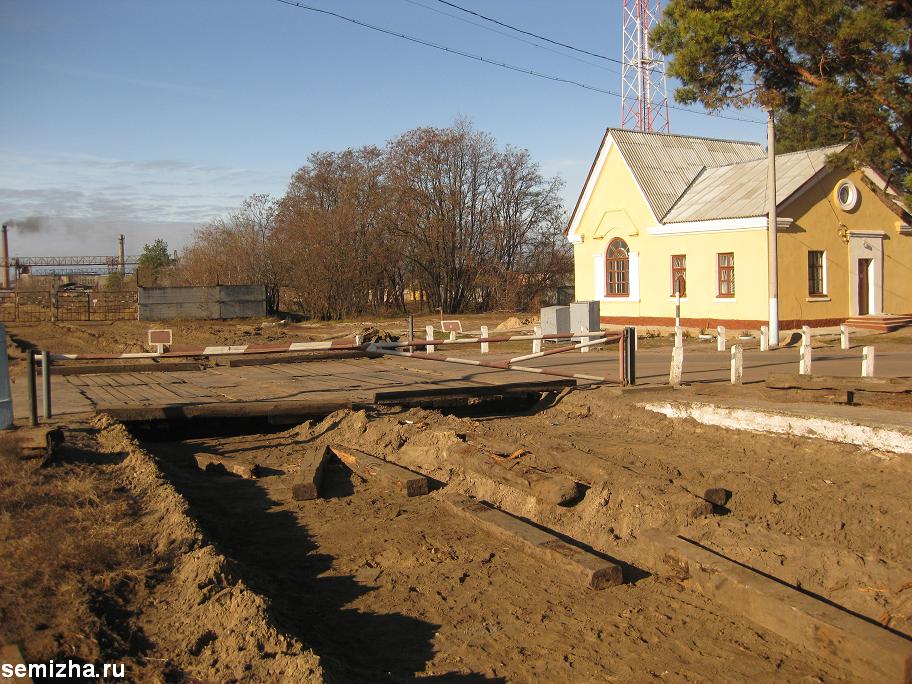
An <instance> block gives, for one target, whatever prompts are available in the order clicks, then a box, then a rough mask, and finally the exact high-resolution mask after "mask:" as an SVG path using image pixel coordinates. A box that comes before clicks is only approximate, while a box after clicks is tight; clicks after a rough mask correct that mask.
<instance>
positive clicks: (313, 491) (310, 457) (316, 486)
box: [291, 446, 329, 501]
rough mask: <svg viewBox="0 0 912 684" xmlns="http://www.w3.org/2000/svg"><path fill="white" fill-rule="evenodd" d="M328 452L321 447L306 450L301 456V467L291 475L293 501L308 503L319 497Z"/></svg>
mask: <svg viewBox="0 0 912 684" xmlns="http://www.w3.org/2000/svg"><path fill="white" fill-rule="evenodd" d="M328 455H329V450H328V449H327V448H326V447H325V446H323V447H311V448H309V449H306V450H305V451H304V453H303V455H302V456H301V467H300V468H299V469H298V471H297V472H295V473H294V474H293V475H292V479H291V498H293V499H294V500H295V501H308V500H310V499H316V498H318V497H319V496H320V486H321V485H322V484H323V466H324V465H326V457H327V456H328Z"/></svg>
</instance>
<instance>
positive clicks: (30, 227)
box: [3, 216, 49, 234]
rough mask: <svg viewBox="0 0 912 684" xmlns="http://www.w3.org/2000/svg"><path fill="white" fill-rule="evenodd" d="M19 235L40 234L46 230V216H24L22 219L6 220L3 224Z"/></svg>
mask: <svg viewBox="0 0 912 684" xmlns="http://www.w3.org/2000/svg"><path fill="white" fill-rule="evenodd" d="M3 223H4V224H6V225H7V226H9V227H10V228H15V229H16V230H17V231H18V232H20V233H30V234H34V233H40V232H41V231H43V230H46V229H47V228H48V224H49V223H48V217H47V216H26V217H25V218H22V219H7V220H6V221H4V222H3Z"/></svg>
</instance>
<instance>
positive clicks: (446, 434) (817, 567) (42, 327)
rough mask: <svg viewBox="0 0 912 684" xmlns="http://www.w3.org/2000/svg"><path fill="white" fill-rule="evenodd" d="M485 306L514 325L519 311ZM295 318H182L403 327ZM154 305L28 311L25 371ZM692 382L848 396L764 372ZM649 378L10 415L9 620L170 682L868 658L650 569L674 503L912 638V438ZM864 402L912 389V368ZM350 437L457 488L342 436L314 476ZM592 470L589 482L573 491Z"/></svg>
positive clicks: (643, 671)
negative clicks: (512, 535) (353, 402)
mask: <svg viewBox="0 0 912 684" xmlns="http://www.w3.org/2000/svg"><path fill="white" fill-rule="evenodd" d="M463 320H464V325H466V327H469V326H468V325H467V323H469V322H470V323H471V325H472V326H473V327H475V328H477V326H479V325H481V324H487V325H489V326H491V327H492V329H493V327H495V326H496V325H497V324H498V323H499V322H503V320H504V314H498V315H491V316H490V317H487V318H481V317H479V319H478V320H474V319H473V320H471V321H467V320H466V319H465V318H464V319H463ZM274 322H275V321H261V322H255V323H251V322H236V321H235V322H217V323H216V322H206V323H203V324H196V323H175V324H172V325H165V326H163V327H173V328H174V331H175V341H176V342H178V341H180V342H181V343H185V344H244V343H264V342H276V341H296V340H300V341H306V340H312V339H328V338H332V337H338V336H344V335H349V334H353V333H356V332H360V331H362V330H364V329H365V328H367V327H371V326H374V327H379V328H381V329H387V330H400V329H401V328H402V327H403V326H404V321H402V320H400V321H398V327H397V326H396V325H394V323H395V321H393V320H390V321H383V322H377V321H373V322H367V321H352V322H343V323H332V324H324V323H312V324H311V323H305V324H298V325H285V326H279V325H263V323H274ZM427 322H430V319H428V321H427ZM512 323H513V322H511V325H512ZM530 323H531V321H530V320H528V319H525V318H520V317H517V322H516V324H517V325H518V326H519V327H522V326H526V327H528V325H530ZM424 324H426V322H425V321H423V320H422V321H419V322H416V328H418V329H419V330H420V329H421V328H423V326H424ZM148 327H149V326H148V324H147V323H145V322H133V321H125V322H115V323H112V324H109V325H96V324H71V323H56V324H50V323H42V324H34V325H19V326H13V325H10V326H8V328H7V329H8V331H9V332H10V333H11V338H12V339H11V341H10V342H9V343H8V349H9V352H10V356H11V361H12V368H13V373H14V374H15V373H21V372H22V368H21V366H22V363H21V360H22V355H23V350H24V349H27V348H28V347H29V346H32V347H35V348H39V349H43V348H49V349H52V350H54V351H111V352H123V351H138V350H140V349H141V348H142V346H141V340H142V339H143V337H144V335H145V330H146V329H147V328H148ZM907 338H908V339H912V335H909V334H908V332H902V331H901V332H899V333H891V334H890V335H888V336H882V338H880V339H882V340H883V341H884V342H885V343H891V344H893V343H895V344H897V345H900V344H906V343H907ZM647 344H648V342H647ZM694 344H698V343H694ZM878 344H881V342H878ZM62 345H65V346H66V348H65V349H64V347H63V346H62ZM675 393H676V395H677V396H678V397H679V398H683V397H685V396H686V395H688V394H690V395H696V396H695V398H700V399H701V400H702V399H705V398H707V397H712V396H722V397H725V396H729V395H737V396H738V397H740V398H742V399H743V398H750V397H753V398H757V399H766V400H773V401H777V402H780V403H788V402H793V401H795V402H797V401H820V402H833V401H838V400H839V397H838V394H834V393H833V392H828V391H825V390H822V391H817V392H807V391H781V390H767V389H765V388H763V387H759V386H756V387H740V388H732V387H728V386H723V385H694V386H693V387H691V388H690V389H689V390H678V391H676V392H675ZM650 396H651V395H650ZM641 400H642V399H641V398H638V397H637V396H636V395H635V394H630V395H619V394H617V393H616V392H615V391H613V390H611V389H610V388H588V389H587V388H577V389H576V390H574V391H571V392H569V393H567V394H565V395H561V396H560V397H558V398H557V399H556V400H555V401H553V402H552V403H548V404H543V405H538V406H536V407H533V409H530V410H524V411H521V412H518V413H517V412H515V409H511V408H510V407H507V406H503V407H501V409H503V411H504V412H503V413H500V414H498V413H496V412H494V413H491V412H490V411H489V413H488V414H487V415H484V414H481V413H477V414H474V415H472V414H469V413H467V412H463V413H462V414H461V415H460V416H457V415H448V414H443V413H439V412H435V411H427V410H422V409H412V410H409V411H401V410H396V409H392V408H388V409H383V410H377V411H374V412H370V413H365V412H355V413H352V412H347V411H346V412H339V413H336V414H333V415H331V416H329V417H328V418H326V419H325V420H323V421H313V422H309V423H305V424H303V425H299V426H292V427H286V428H279V427H268V426H265V425H264V426H263V429H262V431H261V432H256V433H254V434H242V435H236V434H235V435H231V434H230V432H231V426H230V425H228V426H226V427H225V432H226V434H225V435H223V436H211V435H209V436H194V435H191V434H186V433H182V432H180V429H179V428H177V427H175V428H174V429H173V431H168V430H159V431H149V432H138V433H137V434H136V435H131V434H130V433H128V432H127V431H126V430H125V429H124V428H123V426H121V425H119V424H116V423H112V422H111V421H109V420H107V419H105V418H103V417H102V418H100V419H97V420H96V421H95V422H94V423H72V422H71V423H70V424H69V425H68V426H66V427H65V429H64V444H63V447H62V449H61V450H60V451H59V453H58V454H57V457H56V458H55V459H54V460H53V461H52V462H49V463H46V464H42V462H41V461H40V460H22V459H21V458H20V457H19V454H20V450H19V447H18V445H17V443H16V438H15V436H16V434H17V433H16V432H12V433H10V434H9V435H3V436H2V437H3V440H2V441H0V642H7V643H17V644H19V645H20V646H21V648H22V651H23V654H24V656H25V657H26V660H32V661H46V660H48V659H50V658H55V659H63V658H77V659H82V660H84V661H91V662H102V661H107V662H123V663H126V664H127V666H128V679H130V680H131V681H152V682H155V681H161V682H166V681H168V682H171V681H174V682H197V681H245V682H247V681H250V682H272V681H280V680H281V681H314V682H316V681H328V682H353V681H354V682H375V681H406V680H412V679H413V678H416V677H419V678H424V679H428V680H430V681H441V682H443V681H446V682H451V681H452V682H484V681H504V682H506V681H509V682H532V681H536V682H537V681H548V682H552V681H553V682H561V681H567V682H571V681H572V682H580V681H583V682H586V681H618V682H651V681H672V682H697V681H708V680H716V681H723V682H728V681H731V682H740V681H745V680H752V681H757V682H781V681H789V682H792V681H797V682H801V681H806V682H820V681H823V682H837V681H857V679H858V677H857V674H855V673H851V672H849V671H847V670H845V669H843V667H842V666H841V665H840V664H839V663H834V662H829V661H824V660H821V659H820V658H819V656H818V654H816V653H811V652H808V651H806V650H803V649H802V648H799V647H796V646H795V645H794V644H791V643H789V642H788V641H786V640H784V639H783V638H781V637H779V636H777V635H776V634H774V633H772V632H770V631H768V630H765V629H763V628H761V627H758V626H757V625H755V624H753V623H751V622H750V621H748V620H747V619H746V618H745V617H743V616H741V615H739V614H737V612H736V611H732V610H728V609H725V608H723V607H721V606H720V605H718V604H716V603H714V602H713V601H712V600H711V599H710V598H707V597H705V596H702V595H700V594H696V593H693V592H691V591H688V590H685V589H684V588H683V587H682V586H681V585H680V584H678V583H677V582H675V581H674V580H671V579H667V578H665V579H663V578H659V577H657V576H653V575H650V574H649V572H648V570H647V565H648V564H647V563H646V561H645V559H644V558H643V556H642V549H641V546H640V543H639V542H640V537H641V534H642V532H644V531H646V530H649V529H653V528H659V529H662V530H664V531H667V532H671V533H675V534H680V535H682V536H684V537H686V538H689V539H692V540H694V541H697V542H699V543H701V544H704V545H705V546H707V547H709V548H711V549H713V550H715V551H717V552H719V553H721V554H724V555H726V556H728V557H729V558H732V559H733V560H735V561H738V562H742V563H744V564H745V565H748V566H750V567H752V568H755V569H757V570H759V571H761V572H764V573H768V574H769V575H772V576H773V577H776V578H778V579H780V580H782V581H784V582H786V583H788V584H791V585H793V586H795V587H799V588H801V589H803V590H805V591H808V592H811V593H812V594H815V595H818V596H820V597H822V598H824V599H827V600H829V601H832V602H833V603H835V604H837V605H839V606H843V607H845V608H847V609H848V610H850V611H854V612H856V613H858V614H859V615H861V616H864V617H867V618H869V619H870V620H873V621H876V622H879V623H881V624H882V625H884V626H886V627H889V628H890V629H892V630H894V631H895V632H897V633H900V634H905V635H907V636H910V637H912V545H910V544H909V540H910V539H912V488H910V487H909V485H908V483H909V482H910V481H912V461H910V459H909V458H908V457H907V456H901V455H896V454H888V453H881V452H877V451H874V450H869V449H864V448H859V447H852V446H847V445H841V444H835V443H830V442H827V441H824V440H820V439H805V438H791V437H782V436H776V435H764V434H753V433H740V432H732V431H729V430H725V429H722V428H716V427H710V426H705V425H701V424H699V423H696V422H694V421H691V420H675V419H669V418H665V417H663V416H661V415H658V414H654V413H649V412H646V411H645V410H644V409H641V408H639V407H637V406H636V402H637V401H641ZM856 402H857V403H859V404H862V405H866V406H878V407H881V408H893V409H900V410H912V397H910V395H907V394H897V395H883V394H879V393H878V394H874V393H861V392H859V393H856ZM508 409H509V410H510V412H506V411H507V410H508ZM329 444H342V445H345V446H349V447H354V448H357V449H361V450H363V451H366V452H368V453H370V454H374V455H376V456H378V457H381V458H385V459H387V460H390V461H393V462H396V463H399V464H400V465H403V466H405V467H408V468H410V469H412V470H414V471H416V472H421V473H423V474H426V475H428V476H430V477H431V478H433V482H434V483H435V486H434V488H433V489H434V491H432V492H431V494H430V495H428V496H423V497H414V498H407V497H405V495H404V494H402V493H399V492H396V491H392V490H389V489H387V488H385V487H383V486H382V485H381V484H378V483H377V482H375V481H364V480H362V479H360V478H359V477H357V476H356V475H353V474H352V473H351V472H350V471H349V470H348V469H347V468H345V467H344V466H342V465H341V464H340V463H338V462H336V461H330V463H329V465H328V466H327V471H326V482H325V491H324V495H323V497H322V498H320V499H316V500H312V501H295V500H293V498H292V497H291V493H290V489H289V486H290V481H291V479H292V478H293V477H294V475H295V473H296V471H297V470H298V468H299V467H300V459H301V454H302V453H303V450H305V449H308V448H312V447H315V446H325V445H329ZM517 450H521V454H520V455H518V456H517V457H516V458H512V459H509V458H505V457H506V456H507V455H509V454H515V453H516V452H517ZM199 453H210V454H216V455H219V456H222V457H225V458H228V459H231V460H236V461H238V462H239V463H245V464H257V465H258V466H260V473H259V477H258V478H257V479H242V478H240V477H237V476H234V475H230V474H225V473H217V472H209V471H201V470H198V469H197V468H196V467H195V466H194V465H193V464H192V462H191V459H190V458H189V457H190V456H192V455H194V454H199ZM567 487H570V489H571V490H572V491H573V492H574V496H572V497H569V498H565V500H563V501H562V502H561V503H557V502H556V500H555V498H554V492H555V491H556V490H559V491H561V492H564V491H566V488H567ZM711 487H715V488H724V489H726V490H729V491H730V492H731V499H730V501H728V502H727V503H726V504H725V506H724V507H719V506H715V507H714V506H711V505H709V504H707V502H706V501H705V500H704V499H703V498H702V495H703V493H704V492H705V490H706V489H707V488H711ZM447 491H457V492H459V493H462V494H466V495H469V496H472V497H476V498H478V499H482V500H485V501H488V502H490V503H491V504H493V505H495V506H497V507H499V508H502V509H503V510H505V511H507V512H509V513H511V514H513V515H516V516H520V517H523V518H525V519H528V520H530V521H532V522H534V523H536V524H539V525H542V526H544V527H546V528H548V529H551V530H554V531H555V532H557V533H559V534H561V535H565V537H566V538H567V539H568V540H572V541H573V543H578V544H581V545H584V546H587V547H588V548H590V549H591V550H593V551H594V552H595V553H597V554H600V555H602V556H603V557H605V558H609V559H614V560H616V561H617V562H619V563H621V564H622V566H623V568H624V577H625V583H624V584H623V585H621V586H617V587H612V588H609V589H605V590H602V591H594V590H591V589H588V588H586V587H583V586H581V585H580V583H579V582H578V581H577V580H575V579H574V578H573V576H572V575H569V574H567V573H566V572H564V571H563V570H562V569H561V568H560V567H559V566H555V565H553V564H549V563H547V562H544V561H542V560H539V559H537V558H534V557H531V556H529V555H527V554H526V553H525V552H524V551H523V550H522V548H521V547H520V546H518V545H516V544H513V543H511V542H509V541H504V540H503V539H501V538H494V537H492V536H491V535H490V534H488V533H486V532H485V531H484V530H482V529H480V528H478V527H476V526H475V525H474V524H473V523H472V522H471V521H470V520H466V519H464V518H462V517H458V516H456V515H454V514H453V513H452V512H451V511H450V509H449V507H448V506H447V504H446V503H445V501H444V497H443V494H444V493H445V492H447Z"/></svg>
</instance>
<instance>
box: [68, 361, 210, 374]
mask: <svg viewBox="0 0 912 684" xmlns="http://www.w3.org/2000/svg"><path fill="white" fill-rule="evenodd" d="M201 370H206V368H205V366H203V365H202V364H200V363H196V362H191V363H187V362H185V361H165V362H161V363H123V364H116V363H106V364H91V365H89V364H85V365H81V366H58V365H56V364H51V375H100V374H102V373H106V374H107V373H178V372H180V371H201Z"/></svg>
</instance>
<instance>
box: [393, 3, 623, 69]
mask: <svg viewBox="0 0 912 684" xmlns="http://www.w3.org/2000/svg"><path fill="white" fill-rule="evenodd" d="M403 2H407V3H409V4H410V5H415V6H416V7H423V8H424V9H426V10H428V11H429V12H434V13H436V14H441V15H443V16H445V17H450V18H451V19H455V20H456V21H461V22H463V23H465V24H469V25H470V26H476V27H478V28H480V29H482V30H483V31H490V32H491V33H496V34H498V35H500V36H504V37H506V38H509V39H510V40H516V41H519V42H520V43H525V44H526V45H532V46H533V47H537V48H538V49H539V50H547V51H548V52H551V53H553V54H555V55H560V56H561V57H566V58H567V59H572V60H573V61H575V62H580V63H581V64H588V65H589V66H591V67H595V68H596V69H603V70H604V71H607V72H609V73H612V74H617V75H618V76H620V75H621V72H620V71H618V70H617V69H612V68H611V67H607V66H603V65H601V64H596V63H595V62H592V61H590V60H588V59H582V58H580V57H575V56H573V55H568V54H567V53H566V52H561V51H560V50H555V49H554V48H549V47H547V46H546V45H540V44H539V43H536V42H534V41H531V40H526V39H525V38H520V37H519V36H514V35H513V34H511V33H508V32H507V31H499V30H497V29H496V28H492V27H490V26H485V25H484V24H480V23H478V22H477V21H472V20H471V19H465V18H463V17H459V16H456V15H455V14H451V13H449V12H444V11H443V10H439V9H435V8H433V7H431V6H429V5H425V4H424V3H422V2H418V0H403Z"/></svg>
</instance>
